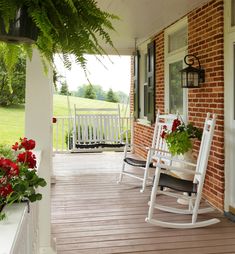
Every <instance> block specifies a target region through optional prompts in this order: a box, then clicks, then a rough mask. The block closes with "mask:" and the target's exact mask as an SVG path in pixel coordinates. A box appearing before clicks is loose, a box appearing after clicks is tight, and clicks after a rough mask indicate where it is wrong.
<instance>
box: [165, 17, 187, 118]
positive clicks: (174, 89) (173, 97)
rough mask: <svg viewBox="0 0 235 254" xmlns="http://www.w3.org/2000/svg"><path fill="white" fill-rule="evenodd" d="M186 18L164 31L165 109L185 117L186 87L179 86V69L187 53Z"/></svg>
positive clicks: (181, 67)
mask: <svg viewBox="0 0 235 254" xmlns="http://www.w3.org/2000/svg"><path fill="white" fill-rule="evenodd" d="M187 34H188V29H187V19H186V18H184V19H182V20H181V21H179V22H177V23H176V24H175V25H173V26H171V27H170V28H168V29H167V30H166V31H165V35H164V36H165V111H166V112H169V113H176V112H179V113H180V114H181V115H182V116H184V118H185V119H187V89H183V88H181V81H180V72H179V71H180V70H182V69H183V67H184V66H183V59H184V56H185V55H186V54H187V44H188V42H187V37H188V36H187Z"/></svg>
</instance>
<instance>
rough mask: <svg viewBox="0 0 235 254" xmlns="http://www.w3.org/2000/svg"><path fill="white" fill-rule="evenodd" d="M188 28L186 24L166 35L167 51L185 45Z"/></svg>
mask: <svg viewBox="0 0 235 254" xmlns="http://www.w3.org/2000/svg"><path fill="white" fill-rule="evenodd" d="M187 33H188V28H187V26H185V27H183V28H181V29H179V30H178V31H176V32H174V33H172V34H170V35H168V53H171V52H173V51H175V50H177V49H180V48H182V47H185V46H187V44H188V34H187Z"/></svg>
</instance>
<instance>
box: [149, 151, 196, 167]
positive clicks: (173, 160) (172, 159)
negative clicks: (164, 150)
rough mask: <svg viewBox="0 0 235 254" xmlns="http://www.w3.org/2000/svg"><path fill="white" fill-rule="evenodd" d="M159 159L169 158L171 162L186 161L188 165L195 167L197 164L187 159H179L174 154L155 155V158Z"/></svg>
mask: <svg viewBox="0 0 235 254" xmlns="http://www.w3.org/2000/svg"><path fill="white" fill-rule="evenodd" d="M159 159H160V160H161V159H166V160H169V161H171V162H180V163H184V164H187V165H189V166H193V167H196V166H197V164H196V163H193V162H190V161H186V160H180V159H177V158H176V157H173V156H165V155H161V154H156V155H154V156H153V160H155V161H158V160H159Z"/></svg>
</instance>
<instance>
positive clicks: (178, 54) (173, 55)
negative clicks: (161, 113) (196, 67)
mask: <svg viewBox="0 0 235 254" xmlns="http://www.w3.org/2000/svg"><path fill="white" fill-rule="evenodd" d="M187 25H188V19H187V17H185V18H183V19H181V20H180V21H178V22H177V23H175V24H174V25H172V26H170V27H169V28H167V29H166V30H165V32H164V56H165V57H164V63H165V64H164V73H165V74H164V81H165V112H166V113H167V112H169V110H170V109H169V107H170V106H169V104H170V98H169V66H170V64H171V63H174V62H177V61H180V60H182V61H183V60H184V57H185V56H186V55H187V53H188V45H187V46H185V47H182V48H180V49H177V50H174V51H173V52H170V53H169V52H168V48H169V40H168V38H169V35H171V34H173V33H175V32H177V31H178V30H180V29H182V28H184V27H187ZM184 66H185V64H184V62H183V67H184ZM182 117H183V118H184V120H185V121H187V119H188V90H187V89H184V90H183V116H182Z"/></svg>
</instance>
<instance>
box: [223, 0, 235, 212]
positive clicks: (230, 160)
mask: <svg viewBox="0 0 235 254" xmlns="http://www.w3.org/2000/svg"><path fill="white" fill-rule="evenodd" d="M231 15H232V12H231V0H227V1H225V5H224V31H225V33H224V88H225V93H224V96H225V98H226V100H225V102H224V112H225V114H224V133H225V141H224V143H225V195H224V210H225V211H226V212H228V211H229V210H230V207H233V208H235V192H234V191H235V184H234V179H235V172H234V163H235V158H234V151H235V138H234V135H233V134H234V130H235V120H234V114H235V112H234V105H233V100H234V98H233V96H234V76H235V72H234V65H235V64H234V59H233V54H234V51H233V50H234V49H233V46H234V44H235V26H231Z"/></svg>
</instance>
